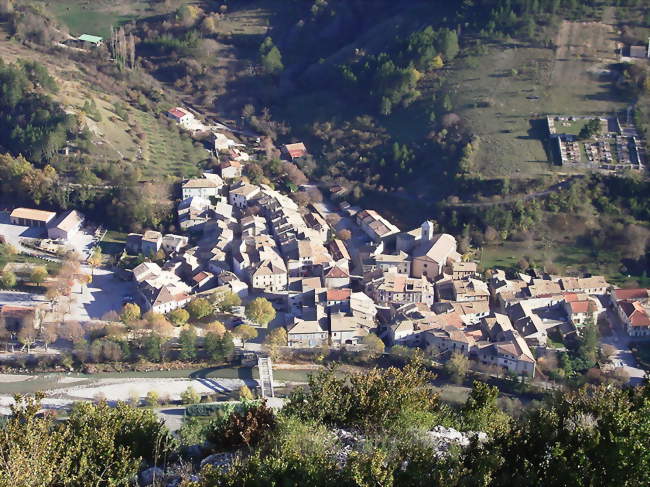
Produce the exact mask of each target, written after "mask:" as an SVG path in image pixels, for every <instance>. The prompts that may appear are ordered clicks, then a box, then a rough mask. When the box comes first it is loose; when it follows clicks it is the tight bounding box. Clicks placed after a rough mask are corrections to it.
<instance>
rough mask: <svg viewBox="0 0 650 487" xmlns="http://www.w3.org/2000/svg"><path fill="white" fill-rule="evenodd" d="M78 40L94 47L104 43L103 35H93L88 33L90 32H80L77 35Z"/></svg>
mask: <svg viewBox="0 0 650 487" xmlns="http://www.w3.org/2000/svg"><path fill="white" fill-rule="evenodd" d="M79 40H80V41H81V42H86V43H88V44H91V45H93V46H95V47H99V46H101V45H102V44H103V43H104V38H103V37H99V36H93V35H90V34H81V35H80V36H79Z"/></svg>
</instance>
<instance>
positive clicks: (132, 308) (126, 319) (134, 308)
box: [120, 303, 142, 325]
mask: <svg viewBox="0 0 650 487" xmlns="http://www.w3.org/2000/svg"><path fill="white" fill-rule="evenodd" d="M141 314H142V312H141V311H140V306H138V305H137V304H135V303H126V304H125V305H124V306H123V307H122V312H121V313H120V319H121V320H122V322H123V323H125V324H127V325H128V324H129V323H133V322H134V321H135V320H139V319H140V316H141Z"/></svg>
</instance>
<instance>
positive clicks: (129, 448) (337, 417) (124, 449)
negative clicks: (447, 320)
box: [0, 361, 650, 487]
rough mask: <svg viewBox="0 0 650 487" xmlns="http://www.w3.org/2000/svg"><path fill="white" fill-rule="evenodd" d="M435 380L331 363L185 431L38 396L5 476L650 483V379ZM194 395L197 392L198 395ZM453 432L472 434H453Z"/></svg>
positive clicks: (11, 441)
mask: <svg viewBox="0 0 650 487" xmlns="http://www.w3.org/2000/svg"><path fill="white" fill-rule="evenodd" d="M431 379H432V376H431V375H430V374H429V373H428V372H427V371H426V370H425V369H424V368H423V367H422V365H421V363H419V362H417V361H416V362H415V363H413V364H411V365H407V366H406V367H404V368H402V369H396V368H389V369H386V370H373V371H370V372H369V373H364V374H355V375H352V376H351V377H350V378H349V380H346V379H340V378H337V377H336V375H334V373H333V371H332V370H327V371H323V372H321V373H318V374H315V375H312V376H311V378H310V381H309V387H308V388H300V389H298V390H296V391H294V392H293V393H292V394H291V395H290V396H289V399H288V402H287V404H286V405H285V407H284V408H283V409H282V410H280V411H273V410H272V409H270V408H269V407H267V405H266V404H264V402H259V401H254V400H251V399H249V398H245V397H244V396H246V394H242V401H241V402H240V403H239V404H236V405H230V406H228V407H225V408H224V407H220V408H219V410H218V411H215V414H216V415H215V416H213V417H212V418H211V419H209V420H208V421H202V420H201V419H200V417H195V416H194V412H196V413H199V414H200V413H201V412H203V413H206V412H208V410H209V406H210V405H197V406H190V408H189V409H191V410H192V411H193V412H192V414H191V415H190V416H188V417H187V418H186V420H185V422H184V425H183V427H182V428H181V430H180V432H179V438H178V439H177V438H176V437H174V436H173V435H171V434H170V433H169V431H168V430H167V428H166V427H165V426H164V424H163V423H162V420H158V419H157V418H156V416H155V415H154V413H153V412H152V411H151V410H150V409H148V408H143V409H138V408H134V407H132V406H129V405H126V404H124V403H118V404H117V406H116V407H114V408H111V407H109V406H108V405H107V404H106V403H105V402H99V404H97V405H92V404H88V403H86V404H79V405H78V406H75V407H74V408H73V410H72V412H71V413H70V416H69V417H68V418H67V419H64V420H61V421H55V420H54V419H53V417H52V415H49V414H47V415H41V416H39V415H37V412H38V410H39V402H38V401H39V399H40V398H41V396H38V395H37V396H36V397H35V398H31V397H17V398H16V399H17V403H16V405H15V406H12V410H11V412H12V416H11V417H10V418H8V420H7V421H5V422H4V424H3V425H2V426H0V459H1V461H0V481H3V482H4V483H7V482H9V479H11V482H13V485H16V481H17V480H20V479H28V478H31V476H33V475H38V478H39V479H41V485H59V484H61V483H67V484H69V485H88V484H90V483H92V484H96V485H120V484H126V483H127V482H129V481H130V480H131V479H132V478H133V477H134V476H135V475H136V474H138V472H141V473H140V478H141V479H142V480H144V478H145V475H149V476H151V475H153V476H155V477H156V478H157V480H158V481H169V480H171V479H176V480H177V481H178V480H180V481H185V483H184V485H188V486H191V487H216V486H245V485H257V484H266V483H272V482H282V483H287V482H289V483H300V484H301V485H307V486H328V485H332V486H334V485H337V486H340V485H346V486H347V485H349V486H363V485H393V486H413V485H432V484H433V485H435V484H439V483H444V484H445V485H453V486H466V485H484V486H495V487H496V486H510V485H533V486H537V485H549V484H550V485H566V484H567V482H569V483H570V485H576V486H582V485H585V486H586V485H603V486H604V485H612V484H616V485H645V484H646V483H648V482H650V478H648V469H647V468H646V464H647V462H648V461H649V459H648V454H649V452H650V444H648V441H649V440H648V435H647V434H646V430H647V428H648V421H649V418H650V414H649V413H650V411H648V404H647V398H646V396H647V386H644V387H640V388H637V389H636V390H632V389H630V390H620V389H617V388H608V387H589V388H583V389H581V390H579V391H576V392H571V393H558V394H557V395H555V396H554V397H552V398H549V400H548V402H547V403H545V404H543V405H540V406H539V407H537V408H531V409H528V410H525V411H518V413H517V414H514V415H513V414H508V413H506V412H504V411H503V410H502V409H501V408H500V407H499V403H498V400H497V396H498V392H497V390H496V389H495V388H493V387H490V386H488V385H487V384H484V383H481V382H475V383H474V385H473V389H472V391H471V392H470V393H469V395H468V397H467V398H466V400H464V401H463V402H462V403H461V404H460V405H459V406H458V407H449V406H447V405H445V404H443V403H441V401H440V398H439V396H438V394H437V393H436V392H435V390H434V389H433V388H432V387H431V385H430V380H431ZM185 397H186V398H187V399H188V400H191V399H192V397H191V391H189V392H188V393H187V394H185ZM150 399H151V400H150V401H149V402H148V406H149V407H155V406H156V404H157V402H156V398H155V397H151V398H150ZM195 409H196V411H194V410H195ZM199 409H200V411H199ZM448 428H454V429H455V430H456V431H454V430H453V429H448ZM459 432H462V433H459ZM452 436H454V437H456V438H459V439H460V438H462V439H463V442H459V440H450V439H446V438H451V437H452ZM179 440H180V441H179ZM631 449H632V450H634V451H635V455H632V456H630V454H629V453H630V451H631ZM213 453H219V454H220V455H216V456H212V457H210V458H209V460H206V461H205V462H204V463H205V466H203V463H202V464H201V466H202V467H203V468H201V469H200V471H198V466H192V463H191V462H187V461H183V460H185V459H188V460H194V461H195V462H196V463H197V464H198V462H199V461H200V460H201V459H203V458H205V457H207V456H208V455H210V454H213ZM107 458H111V459H112V460H111V461H110V462H106V459H107ZM181 464H182V465H183V468H179V467H180V465H181ZM222 465H226V466H227V468H223V467H222ZM153 466H157V467H158V469H153V470H152V469H151V467H153ZM194 472H196V474H198V475H197V476H196V477H194V478H192V479H191V480H190V477H191V476H192V475H196V474H195V473H194ZM147 478H148V477H147ZM27 483H28V482H27V480H25V482H21V483H19V484H18V485H27Z"/></svg>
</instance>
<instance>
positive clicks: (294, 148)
mask: <svg viewBox="0 0 650 487" xmlns="http://www.w3.org/2000/svg"><path fill="white" fill-rule="evenodd" d="M284 148H285V149H286V151H287V154H289V155H290V156H291V158H292V159H296V158H298V157H302V156H304V155H305V154H307V148H306V147H305V144H303V143H302V142H298V143H296V144H287V145H285V146H284Z"/></svg>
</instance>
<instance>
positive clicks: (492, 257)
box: [481, 241, 650, 286]
mask: <svg viewBox="0 0 650 487" xmlns="http://www.w3.org/2000/svg"><path fill="white" fill-rule="evenodd" d="M522 258H525V259H526V260H528V261H529V262H531V264H533V265H535V266H539V267H544V266H545V265H547V264H548V263H552V264H553V265H554V266H555V268H556V269H555V270H556V271H557V272H558V273H559V274H568V275H574V274H582V273H591V274H595V275H604V276H605V277H606V278H607V280H608V282H610V283H611V284H616V285H619V286H620V285H623V284H625V283H631V282H636V283H638V285H640V286H650V279H648V277H646V276H633V275H627V274H624V273H623V272H621V261H620V255H619V254H618V253H616V252H606V251H602V250H601V251H598V252H593V251H592V250H591V249H589V248H587V247H584V246H579V245H576V244H561V243H557V242H548V241H547V242H541V241H532V242H503V243H501V244H498V245H489V246H486V247H484V248H483V249H482V252H481V265H482V266H483V268H484V269H491V268H502V269H516V268H517V263H518V262H519V260H520V259H522Z"/></svg>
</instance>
